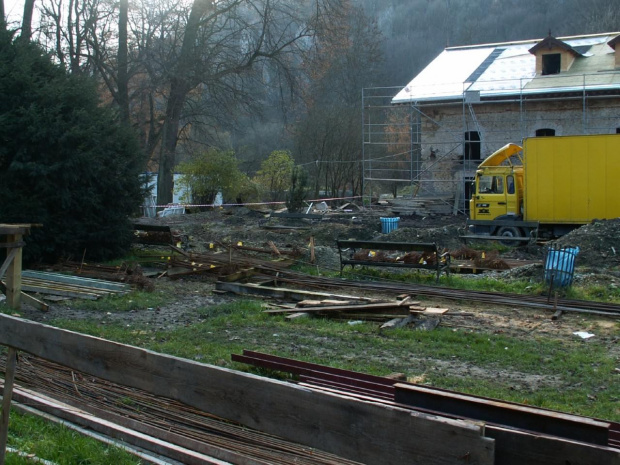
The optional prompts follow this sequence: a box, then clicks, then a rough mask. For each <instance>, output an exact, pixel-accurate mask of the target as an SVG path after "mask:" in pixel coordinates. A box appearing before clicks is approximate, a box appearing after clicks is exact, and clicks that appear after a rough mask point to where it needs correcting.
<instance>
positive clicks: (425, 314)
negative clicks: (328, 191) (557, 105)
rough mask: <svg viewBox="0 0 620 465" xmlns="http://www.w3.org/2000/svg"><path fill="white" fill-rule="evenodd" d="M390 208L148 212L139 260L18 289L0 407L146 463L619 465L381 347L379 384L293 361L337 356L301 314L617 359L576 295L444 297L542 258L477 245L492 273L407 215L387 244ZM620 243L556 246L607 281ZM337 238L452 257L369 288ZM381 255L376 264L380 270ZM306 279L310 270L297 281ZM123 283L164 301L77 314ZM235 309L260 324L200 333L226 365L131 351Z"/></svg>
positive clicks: (556, 419)
mask: <svg viewBox="0 0 620 465" xmlns="http://www.w3.org/2000/svg"><path fill="white" fill-rule="evenodd" d="M378 208H380V207H377V209H378ZM350 210H355V211H350ZM387 214H388V213H387V211H385V210H384V211H370V212H365V211H362V210H361V209H359V208H356V207H355V206H354V205H353V204H348V205H347V206H346V208H342V209H339V208H334V209H331V208H330V209H329V210H328V211H326V212H325V211H324V212H322V213H321V214H318V213H315V214H309V215H308V216H307V217H305V218H304V217H300V215H291V216H287V215H286V213H284V214H281V215H275V214H272V213H267V212H262V211H258V210H250V209H247V208H234V209H224V210H220V211H213V212H205V213H199V214H193V215H177V216H170V217H165V218H155V219H149V218H144V219H143V220H141V221H140V222H137V223H136V226H135V227H136V248H137V250H139V251H140V252H138V254H140V253H142V254H144V258H143V259H142V261H141V264H140V265H139V266H137V267H136V266H135V265H132V266H128V265H120V266H103V265H97V264H87V263H80V262H66V263H62V264H58V266H56V267H54V268H53V269H52V268H48V269H46V270H39V271H28V272H26V271H25V270H24V271H23V274H22V277H21V279H20V280H19V285H20V289H21V291H20V292H21V293H22V296H26V295H29V296H30V297H29V298H25V297H24V300H22V301H21V303H20V308H19V309H16V310H12V311H9V312H5V313H6V314H5V315H3V316H2V325H1V326H0V327H1V328H2V329H0V342H1V343H2V345H4V346H7V347H9V350H8V352H5V355H4V356H3V371H4V372H5V379H6V380H10V382H8V381H7V382H5V387H4V389H5V396H4V403H5V404H4V405H5V406H7V405H8V404H7V403H8V402H10V400H11V399H12V405H13V408H14V409H18V410H19V411H22V412H29V413H34V414H37V415H43V416H44V417H45V418H49V419H50V420H51V421H57V422H61V423H63V424H66V425H71V427H75V428H77V429H78V430H79V431H82V432H85V433H88V434H91V435H94V436H95V437H96V438H98V439H100V440H107V441H111V442H112V443H113V444H116V445H122V446H123V447H126V448H127V449H129V450H131V451H132V453H134V454H136V455H137V456H138V457H140V460H141V463H191V464H193V463H196V464H198V463H200V464H202V463H213V464H216V463H217V464H222V463H233V464H255V463H259V464H274V463H282V464H285V463H307V464H314V463H317V464H318V463H339V464H340V463H342V464H344V463H368V464H371V463H376V464H390V463H437V464H452V463H480V464H482V463H488V464H513V463H514V464H517V463H532V464H536V463H540V464H543V463H544V464H550V463H551V464H553V463H557V464H564V463H568V462H570V463H584V464H585V463H591V464H595V463H596V464H602V463H609V464H614V463H620V424H619V423H617V422H614V421H610V420H608V419H607V420H605V419H601V418H597V417H587V416H581V415H574V414H569V413H564V412H561V411H558V410H548V409H545V408H537V407H533V406H531V405H528V404H520V403H516V402H510V401H502V400H499V399H493V398H489V397H487V396H479V395H469V394H465V393H463V392H459V391H454V390H446V389H440V388H436V387H433V386H432V385H430V384H428V382H427V381H426V377H427V376H428V373H427V370H428V369H429V367H428V363H429V360H430V359H425V358H421V359H418V360H416V359H415V358H414V359H412V358H411V354H410V353H408V352H404V353H401V352H400V351H398V350H395V349H392V350H390V351H388V352H382V355H381V356H380V357H381V360H384V361H383V362H381V364H382V365H384V366H385V369H386V370H388V371H389V372H390V373H388V374H387V375H385V376H377V375H369V374H366V373H365V372H364V370H363V369H359V368H358V369H355V370H353V371H352V370H348V369H341V368H333V367H330V366H329V364H323V363H321V364H317V363H309V362H307V361H304V360H307V359H308V358H310V359H317V358H318V359H331V358H332V357H333V356H334V354H336V353H339V352H338V351H339V350H340V349H338V348H337V347H339V346H340V345H342V344H343V343H344V341H338V340H337V339H334V340H331V339H328V338H325V337H321V336H319V335H318V334H316V335H313V333H312V331H311V330H310V329H309V328H306V327H304V326H298V325H305V324H309V323H304V321H305V322H312V321H315V320H316V321H321V320H326V321H334V322H335V323H334V324H341V325H344V327H350V328H362V327H363V328H366V329H365V330H364V331H363V332H362V333H360V334H359V337H361V338H364V339H369V340H372V339H374V338H376V337H379V338H390V337H391V336H390V334H396V333H392V332H393V331H397V332H398V331H402V330H405V331H412V332H414V333H415V332H426V333H432V332H436V331H440V332H441V331H446V330H447V331H459V332H460V331H465V332H469V333H475V334H478V333H479V334H500V333H501V334H502V335H509V336H510V337H515V338H517V339H520V340H523V341H531V340H535V339H537V338H539V337H544V338H548V339H550V340H556V339H572V338H575V337H576V336H574V335H573V332H575V331H576V330H578V329H584V328H586V329H588V330H589V331H591V333H593V334H596V339H597V340H598V341H599V342H600V341H602V343H603V345H604V346H605V347H606V349H605V350H606V351H609V356H611V357H615V359H616V360H617V357H618V344H617V341H618V339H617V321H618V320H617V319H618V317H619V316H620V305H618V304H612V303H605V302H593V301H587V302H586V301H580V300H573V299H570V298H568V297H566V296H565V295H563V294H562V292H560V293H559V296H558V293H557V292H556V293H555V296H554V295H552V294H550V293H549V294H543V295H529V296H527V295H517V294H510V293H502V292H488V291H471V290H470V291H467V290H459V289H456V288H452V287H450V281H449V280H450V279H451V278H450V277H451V276H454V275H458V276H460V277H467V279H473V280H475V279H480V278H481V277H483V276H484V277H488V276H492V277H494V278H493V279H498V280H505V281H510V280H515V279H524V277H525V279H529V280H530V281H531V282H532V283H536V282H539V281H541V280H543V272H544V264H543V256H544V252H543V250H544V247H545V246H543V245H540V244H530V245H528V246H526V247H520V248H513V249H509V250H506V251H504V252H503V253H502V254H501V256H500V255H495V254H494V253H493V252H488V255H489V258H490V259H487V260H486V261H485V260H482V261H481V253H480V250H481V249H480V248H477V250H478V257H477V258H476V257H469V258H465V257H463V256H459V254H458V253H457V251H458V250H459V249H463V248H468V247H466V245H464V244H463V243H462V240H461V239H459V231H462V229H463V227H464V224H463V223H464V218H463V217H452V216H450V217H434V218H428V219H423V218H422V217H416V216H411V217H408V218H403V219H402V220H401V222H400V223H399V225H398V228H397V229H395V230H392V231H390V232H389V233H386V232H385V231H384V230H382V223H381V222H380V218H381V217H382V215H387ZM317 217H318V218H317ZM7 231H8V230H7ZM7 231H4V232H5V233H7ZM10 232H12V233H15V232H16V231H15V230H11V231H10ZM18 232H20V234H21V233H24V232H25V230H20V231H18ZM618 234H620V222H618V221H617V220H611V221H606V222H598V223H595V224H591V225H587V226H584V227H583V228H581V229H580V230H577V231H575V232H574V233H573V234H571V235H568V236H567V237H565V238H563V239H562V240H563V241H565V242H567V243H571V244H573V245H577V246H580V247H581V250H582V251H583V254H582V255H580V256H579V258H578V261H577V269H576V272H575V276H574V279H575V282H576V283H579V282H588V281H589V282H590V283H594V282H596V283H597V284H601V285H606V286H612V287H614V286H615V285H616V282H617V279H620V276H618V272H617V269H618V262H619V260H618V258H617V257H616V256H615V253H614V251H613V249H614V245H613V244H615V243H616V242H615V241H616V238H617V237H618ZM258 237H260V240H257V238H258ZM351 239H355V240H357V241H361V242H362V245H363V244H366V243H367V242H375V243H377V242H383V243H386V242H387V243H390V242H392V243H393V244H394V246H393V247H394V248H395V249H396V248H398V247H399V245H397V244H403V241H410V242H411V241H412V239H413V240H415V241H418V242H419V243H427V241H428V242H433V243H437V244H438V245H439V246H440V249H439V250H440V252H445V251H448V250H449V251H450V254H451V259H450V262H449V263H450V269H449V270H448V269H441V270H440V271H441V273H440V276H439V278H438V280H440V281H441V282H440V283H437V284H436V283H435V282H434V281H435V279H434V277H435V269H434V268H433V266H430V267H427V266H426V265H424V266H423V267H421V268H419V267H417V266H416V267H415V269H414V270H402V269H398V268H397V263H395V262H392V265H393V266H390V267H389V268H388V267H381V269H389V270H392V272H394V273H396V274H398V273H399V272H407V271H414V272H418V273H421V274H422V275H425V274H426V275H428V276H429V280H428V281H427V282H428V283H429V284H413V283H411V282H406V281H405V282H399V281H395V280H386V279H385V278H380V277H374V278H373V277H370V276H364V271H363V270H367V269H372V268H373V266H372V265H373V262H372V259H365V261H368V263H367V264H366V265H359V266H357V265H356V267H353V268H352V269H351V270H350V271H347V270H344V272H345V275H344V276H343V277H338V271H339V270H340V271H341V272H343V269H342V263H344V262H345V259H344V258H343V257H342V253H343V252H342V251H340V256H339V249H338V242H337V241H345V242H346V241H347V240H349V241H350V240H351ZM345 242H340V245H341V246H344V245H343V244H345ZM345 245H346V244H345ZM400 247H402V246H400ZM387 249H388V247H386V252H385V254H383V255H382V254H381V253H377V255H376V256H377V260H382V261H384V262H385V261H387V260H388V259H387V258H386V255H388V254H389V253H390V252H388V251H387ZM471 250H472V251H473V250H476V249H471ZM153 251H155V252H154V253H153ZM461 253H462V252H461ZM146 257H148V258H146ZM579 260H581V261H579ZM500 262H501V264H500ZM350 264H351V263H349V265H350ZM431 265H432V264H431ZM12 266H13V265H11V264H9V265H6V266H4V268H5V269H6V270H8V271H7V280H5V284H6V289H5V290H6V291H7V292H8V289H9V288H11V287H13V288H14V287H15V280H13V281H11V279H9V276H10V275H11V273H12V272H14V270H12V269H11V268H12ZM300 266H301V267H302V268H303V267H312V268H314V269H315V270H316V272H315V273H312V274H309V273H308V272H304V271H296V270H298V269H299V267H300ZM394 267H396V268H394ZM347 268H348V267H347ZM360 268H361V269H362V271H359V270H360ZM354 270H358V271H357V272H355V271H354ZM357 273H362V274H360V275H358V274H357ZM137 289H141V290H142V291H141V292H150V293H156V294H157V293H161V294H164V295H168V296H170V297H171V299H170V300H168V301H167V302H168V303H166V304H165V305H161V306H158V307H157V308H135V309H133V310H131V311H128V312H127V311H124V312H118V311H113V310H110V311H107V312H106V311H104V312H102V311H93V310H89V307H88V306H87V307H84V306H83V305H80V304H79V303H76V302H80V301H84V300H86V301H97V300H101V299H103V301H104V302H105V299H110V298H112V299H114V297H111V296H114V295H119V296H122V295H124V294H127V293H128V294H127V295H131V293H132V292H135V291H136V290H137ZM11 298H14V297H9V298H8V299H7V300H8V301H9V302H10V300H11ZM248 299H250V300H251V301H255V300H256V299H258V300H259V303H260V308H261V310H260V311H261V312H262V313H263V314H264V315H266V316H265V317H266V318H269V319H268V320H266V321H264V322H263V323H261V324H260V325H259V326H253V325H252V326H250V327H244V326H243V325H241V326H235V325H234V324H232V323H230V324H229V325H226V326H225V327H224V328H219V329H218V328H215V327H214V328H213V329H211V330H209V333H205V337H206V338H208V339H209V338H214V339H215V340H220V338H221V336H224V341H228V342H223V345H224V346H226V345H227V344H231V341H233V342H232V344H234V347H239V346H240V344H241V345H242V349H243V350H240V351H239V350H238V349H231V353H230V359H229V360H219V361H218V363H217V364H216V365H214V364H204V363H201V362H200V359H201V358H202V356H200V357H195V358H194V359H193V360H189V359H185V358H183V357H180V358H179V357H175V356H171V355H166V354H165V353H160V352H159V351H152V350H148V349H145V348H141V347H140V346H143V345H144V343H145V342H146V341H147V340H145V339H143V337H147V336H148V335H150V334H153V337H154V338H157V339H160V338H162V337H163V338H164V339H165V338H166V336H164V335H165V334H166V333H167V332H170V331H178V330H183V329H184V328H193V327H200V326H203V325H204V326H205V328H209V322H210V321H211V318H212V317H213V316H214V315H212V314H209V313H208V310H199V309H208V308H211V307H217V306H218V305H222V304H225V305H230V308H231V309H232V310H229V311H230V312H232V313H230V317H231V318H233V315H234V314H235V310H234V309H235V308H241V307H240V306H241V305H243V304H242V302H245V301H246V300H248ZM205 311H206V312H207V313H204V312H205ZM238 311H241V310H238ZM58 321H73V322H90V323H93V324H95V325H96V326H98V327H100V328H107V327H115V326H117V325H118V326H121V327H128V328H135V329H134V330H133V331H132V334H134V336H133V337H132V341H133V342H130V343H129V344H125V343H120V342H112V341H110V340H105V339H101V338H99V337H92V336H88V335H86V334H80V333H79V332H77V333H76V332H73V331H67V330H65V329H60V328H59V327H56V323H54V322H58ZM272 321H276V322H279V323H277V324H278V325H283V326H279V329H277V331H278V334H275V333H274V334H271V332H272V331H276V330H274V329H273V328H271V322H272ZM48 323H52V326H50V325H48ZM351 325H353V326H351ZM357 325H359V326H357ZM262 326H264V327H265V329H264V331H267V334H265V333H264V332H263V331H262V330H261V327H262ZM399 328H400V329H399ZM102 331H103V329H102ZM307 331H311V332H309V333H306V332H307ZM142 334H144V335H145V336H142ZM148 340H150V339H148ZM134 344H136V345H134ZM346 344H348V343H346ZM147 345H148V344H147ZM17 352H19V358H15V356H16V353H17ZM199 352H200V350H199ZM200 353H203V352H200ZM354 353H355V349H354ZM295 354H298V355H299V356H297V357H296V356H294V355H295ZM310 354H312V355H311V356H310V357H308V355H310ZM205 356H206V358H208V355H207V354H205ZM351 356H352V357H354V358H353V359H351V361H352V362H353V363H351V365H352V366H354V367H363V366H364V365H365V364H367V363H368V361H365V359H366V358H367V357H370V359H372V358H374V357H376V356H378V354H373V353H372V352H370V348H368V349H365V352H363V353H355V355H351ZM348 357H350V356H347V358H348ZM16 360H17V361H16ZM449 360H450V357H448V360H446V361H445V362H443V363H442V365H441V366H442V368H441V371H442V372H443V371H445V372H446V373H450V376H457V377H462V378H463V379H471V378H472V377H474V378H477V379H478V380H480V381H481V382H483V383H484V382H486V381H485V380H487V381H489V380H492V379H500V378H501V379H503V380H504V381H505V382H508V383H509V384H511V385H512V386H514V389H516V390H517V392H522V393H523V394H522V396H523V397H527V396H528V395H529V394H528V393H532V395H533V393H535V392H537V391H538V390H540V389H548V388H549V387H551V386H559V385H561V383H560V384H559V385H558V384H557V383H558V382H559V381H558V380H557V379H555V377H554V376H546V375H545V374H544V373H534V372H532V373H529V374H528V373H523V372H519V371H518V370H517V371H514V372H511V371H510V370H506V369H505V368H497V369H493V367H492V366H476V364H465V365H463V364H462V363H461V362H459V361H458V360H454V359H453V360H452V362H449ZM265 373H272V374H275V373H280V375H278V376H275V377H274V376H273V375H271V376H265ZM416 375H417V377H416ZM616 376H617V374H616ZM554 388H555V387H554ZM7 389H10V391H9V392H11V391H12V396H10V395H9V396H7V394H6V393H7ZM6 410H7V409H6V408H3V412H5V411H6ZM611 416H612V418H615V417H616V416H617V412H616V414H611ZM3 421H8V416H7V417H6V420H3ZM3 427H6V423H3Z"/></svg>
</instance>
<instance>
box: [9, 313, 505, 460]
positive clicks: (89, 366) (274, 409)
mask: <svg viewBox="0 0 620 465" xmlns="http://www.w3.org/2000/svg"><path fill="white" fill-rule="evenodd" d="M0 344H3V345H9V346H12V347H15V348H16V349H19V350H23V351H25V352H28V353H31V354H33V355H36V356H39V357H42V358H45V359H47V360H50V361H53V362H56V363H59V364H62V365H65V366H67V367H69V368H73V369H76V370H80V371H83V372H85V373H89V374H91V375H94V376H98V377H101V378H104V379H106V380H109V381H112V382H115V383H119V384H123V385H125V386H129V387H135V388H138V389H143V390H145V391H148V392H150V393H152V394H155V395H159V396H165V397H169V398H172V399H175V400H178V401H180V402H183V403H185V404H187V405H190V406H192V407H195V408H197V409H200V410H202V411H204V412H209V413H212V414H214V415H217V416H219V417H222V418H225V419H228V420H231V421H235V422H238V423H241V424H243V425H245V426H247V427H250V428H254V429H258V430H261V431H263V432H266V433H269V434H273V435H276V436H280V437H282V438H285V439H288V440H291V441H295V442H297V443H299V444H304V445H307V446H310V447H315V448H317V449H321V450H324V451H326V452H331V453H333V454H336V455H339V456H341V457H343V458H347V459H349V460H357V461H361V462H364V463H368V464H382V465H392V464H403V463H424V464H428V465H444V464H445V465H447V464H454V463H459V461H461V462H462V461H463V457H469V461H470V462H471V463H477V464H479V465H487V464H488V465H491V464H493V463H494V441H493V440H492V439H489V438H485V437H483V436H482V427H481V426H480V425H477V424H474V423H472V422H468V421H461V420H452V419H446V418H441V417H437V416H435V415H428V414H424V413H419V412H413V411H410V410H408V409H403V408H399V407H386V406H381V405H378V404H375V403H370V402H362V401H359V400H355V399H351V398H347V397H345V396H339V395H335V394H329V393H321V392H315V391H311V390H309V389H307V388H302V387H299V386H295V385H291V384H290V383H286V382H283V381H278V380H272V379H266V378H262V377H259V376H255V375H252V374H247V373H241V372H236V371H233V370H229V369H225V368H220V367H216V366H211V365H205V364H201V363H198V362H194V361H191V360H184V359H181V358H177V357H173V356H169V355H163V354H158V353H156V352H153V351H150V350H145V349H140V348H137V347H131V346H128V345H125V344H119V343H116V342H110V341H106V340H103V339H100V338H96V337H92V336H86V335H82V334H78V333H74V332H71V331H66V330H62V329H58V328H53V327H49V326H46V325H42V324H40V323H35V322H32V321H27V320H23V319H20V318H16V317H12V316H10V315H0Z"/></svg>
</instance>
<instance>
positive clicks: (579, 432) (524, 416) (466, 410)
mask: <svg viewBox="0 0 620 465" xmlns="http://www.w3.org/2000/svg"><path fill="white" fill-rule="evenodd" d="M394 388H395V389H396V392H395V395H394V400H395V401H396V402H397V403H401V404H405V405H410V406H412V407H417V408H423V409H427V410H433V411H440V412H444V413H446V414H448V415H455V416H458V417H462V418H468V419H472V420H480V421H486V422H490V423H494V424H500V425H505V426H509V427H513V428H519V429H523V430H528V431H533V432H537V433H542V434H549V435H555V436H559V437H563V438H565V439H574V440H581V441H586V442H589V443H591V444H598V445H605V446H606V445H607V443H608V438H609V423H607V422H603V421H598V420H593V419H591V418H585V417H580V416H577V415H570V414H566V413H562V412H555V411H551V410H543V409H537V408H534V407H528V406H526V405H519V404H513V403H507V402H502V401H499V400H491V399H484V398H480V397H474V396H468V395H466V394H460V393H455V392H447V391H439V390H437V389H429V388H425V387H422V386H414V385H410V384H401V383H397V384H395V385H394Z"/></svg>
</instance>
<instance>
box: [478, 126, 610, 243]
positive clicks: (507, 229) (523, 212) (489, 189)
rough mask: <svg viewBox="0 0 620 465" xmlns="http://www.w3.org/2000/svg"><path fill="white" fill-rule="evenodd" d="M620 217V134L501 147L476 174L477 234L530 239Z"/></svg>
mask: <svg viewBox="0 0 620 465" xmlns="http://www.w3.org/2000/svg"><path fill="white" fill-rule="evenodd" d="M618 217H620V134H605V135H587V136H559V137H533V138H528V139H525V140H524V144H523V148H521V147H520V146H518V145H516V144H508V145H506V146H504V147H502V148H501V149H500V150H498V151H496V152H495V153H493V154H492V155H490V156H489V157H487V158H486V159H485V160H484V161H483V162H482V163H480V165H479V166H478V170H477V171H476V179H475V186H474V191H473V194H472V198H471V200H470V221H469V224H470V230H471V231H472V232H473V233H474V234H484V235H488V236H498V237H505V236H507V238H514V239H515V240H519V238H521V239H522V240H527V238H528V237H530V236H531V235H533V234H536V235H546V236H559V235H562V234H564V233H566V232H568V231H570V230H571V229H573V228H575V227H577V226H579V225H581V224H586V223H589V222H591V221H592V220H595V219H611V218H618ZM541 233H542V234H541Z"/></svg>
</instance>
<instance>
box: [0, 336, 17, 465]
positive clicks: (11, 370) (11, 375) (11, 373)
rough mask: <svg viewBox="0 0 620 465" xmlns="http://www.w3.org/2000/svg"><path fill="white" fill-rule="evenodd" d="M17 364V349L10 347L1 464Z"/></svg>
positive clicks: (1, 420) (1, 425)
mask: <svg viewBox="0 0 620 465" xmlns="http://www.w3.org/2000/svg"><path fill="white" fill-rule="evenodd" d="M16 365H17V351H16V350H15V349H14V348H13V347H9V353H8V355H7V359H6V373H5V374H4V392H3V394H2V414H1V416H0V465H4V456H5V454H6V441H7V438H8V436H9V413H10V412H11V398H12V397H13V380H14V379H15V366H16Z"/></svg>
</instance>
